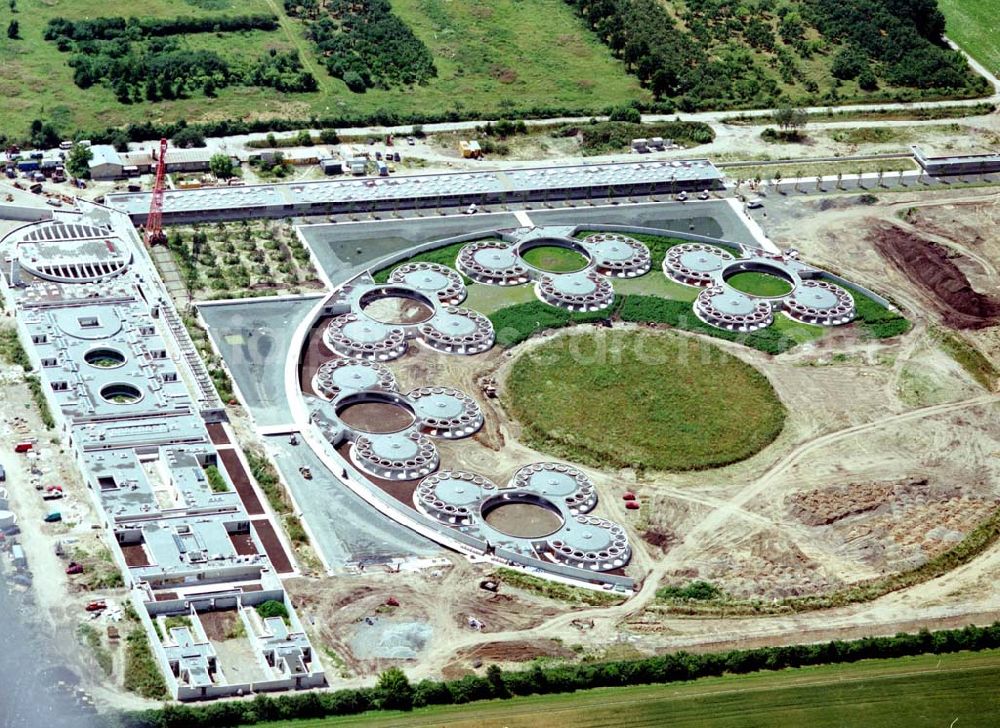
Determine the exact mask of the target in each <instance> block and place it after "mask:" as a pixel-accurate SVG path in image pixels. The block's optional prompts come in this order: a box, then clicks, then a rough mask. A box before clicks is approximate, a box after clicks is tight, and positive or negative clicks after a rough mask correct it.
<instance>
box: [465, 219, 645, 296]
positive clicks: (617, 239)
mask: <svg viewBox="0 0 1000 728" xmlns="http://www.w3.org/2000/svg"><path fill="white" fill-rule="evenodd" d="M538 248H555V249H562V250H566V251H571V252H572V253H575V254H577V255H578V256H579V257H580V260H581V261H583V264H582V265H581V267H580V268H579V269H578V270H574V271H566V272H554V271H547V270H544V269H542V268H538V267H536V266H534V265H532V264H531V263H530V262H528V259H527V257H526V256H527V255H528V254H529V253H530V251H532V250H535V249H538ZM457 265H458V269H459V270H460V271H462V273H464V274H465V275H467V276H468V277H469V278H471V279H472V280H474V281H476V282H477V283H484V284H486V285H492V286H516V285H522V284H526V283H530V282H534V284H535V293H536V295H537V296H538V298H539V299H541V300H542V301H544V302H546V303H548V304H550V305H552V306H558V307H560V308H564V309H567V310H569V311H602V310H604V309H606V308H608V307H610V306H611V304H612V303H614V300H615V291H614V287H613V286H612V284H611V279H613V278H636V277H638V276H641V275H645V274H646V273H648V272H649V269H650V267H651V266H652V257H651V256H650V253H649V248H647V247H646V246H645V245H643V244H642V243H640V242H639V241H638V240H633V239H632V238H629V237H627V236H625V235H618V234H616V233H599V234H594V235H590V236H588V237H586V238H583V239H582V240H577V239H575V238H571V237H566V236H563V235H559V234H556V233H553V232H552V231H550V230H547V229H546V228H525V229H519V230H517V231H514V232H513V233H510V234H508V235H507V236H505V239H496V240H480V241H476V242H473V243H469V244H468V245H466V246H465V247H463V248H462V249H461V250H460V251H459V254H458V260H457Z"/></svg>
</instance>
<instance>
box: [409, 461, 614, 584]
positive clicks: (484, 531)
mask: <svg viewBox="0 0 1000 728" xmlns="http://www.w3.org/2000/svg"><path fill="white" fill-rule="evenodd" d="M413 502H414V505H415V506H416V507H417V509H418V510H419V511H421V512H422V513H425V514H426V515H428V516H430V517H431V518H434V519H436V520H438V521H439V522H441V523H443V524H446V525H448V526H451V527H460V528H462V529H464V530H465V531H467V532H472V533H475V534H477V535H478V536H479V537H481V538H483V539H486V540H487V541H489V542H491V543H507V544H509V545H510V546H512V547H514V548H516V549H521V550H526V549H528V548H530V550H531V551H532V552H533V553H535V554H537V555H539V556H541V557H542V558H545V559H547V560H550V561H552V562H555V563H558V564H562V565H565V566H570V567H573V568H577V569H586V570H588V571H610V570H613V569H619V568H621V567H623V566H625V564H627V563H628V560H629V557H630V555H631V549H630V547H629V544H628V539H627V537H626V536H625V531H624V529H623V528H622V527H621V526H620V525H618V524H617V523H613V522H611V521H608V520H606V519H604V518H597V517H595V516H591V515H588V514H589V513H590V511H591V510H593V509H594V507H595V506H596V505H597V494H596V491H595V489H594V483H593V481H591V479H590V478H589V477H588V476H587V475H585V474H584V473H583V472H581V471H580V470H577V469H576V468H574V467H571V466H569V465H562V464H559V463H534V464H532V465H527V466H525V467H523V468H521V469H520V470H518V471H517V472H516V473H515V474H514V477H513V478H511V480H510V482H509V483H508V484H507V485H506V487H503V488H501V487H498V486H497V485H496V484H495V483H493V482H492V481H491V480H489V479H488V478H485V477H483V476H482V475H478V474H475V473H469V472H464V471H459V470H443V471H440V472H437V473H434V474H433V475H430V476H428V477H426V478H424V479H423V480H421V481H420V484H419V485H418V486H417V489H416V491H415V492H414V494H413ZM521 542H528V543H526V544H522V543H521ZM529 544H530V546H529Z"/></svg>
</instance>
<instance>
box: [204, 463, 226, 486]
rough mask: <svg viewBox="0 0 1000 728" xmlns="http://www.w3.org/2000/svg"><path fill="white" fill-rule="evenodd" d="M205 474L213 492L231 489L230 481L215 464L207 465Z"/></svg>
mask: <svg viewBox="0 0 1000 728" xmlns="http://www.w3.org/2000/svg"><path fill="white" fill-rule="evenodd" d="M205 475H206V476H207V477H208V485H209V487H210V488H211V489H212V492H213V493H226V492H227V491H228V490H229V483H227V482H226V479H225V478H224V477H223V476H222V473H220V472H219V469H218V468H217V467H216V466H214V465H206V466H205Z"/></svg>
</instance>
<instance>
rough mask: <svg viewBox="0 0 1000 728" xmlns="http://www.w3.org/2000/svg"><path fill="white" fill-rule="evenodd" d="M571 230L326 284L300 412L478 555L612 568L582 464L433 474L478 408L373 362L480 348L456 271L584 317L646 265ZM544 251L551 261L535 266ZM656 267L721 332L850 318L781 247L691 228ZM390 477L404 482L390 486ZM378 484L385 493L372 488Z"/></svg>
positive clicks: (822, 278) (611, 527)
mask: <svg viewBox="0 0 1000 728" xmlns="http://www.w3.org/2000/svg"><path fill="white" fill-rule="evenodd" d="M575 232H576V231H575V230H574V229H572V228H566V227H559V228H519V229H514V230H504V231H497V232H495V233H492V237H485V238H483V237H480V238H478V239H476V240H474V241H472V242H469V243H467V244H465V245H464V246H463V247H461V249H460V250H459V252H458V254H457V256H456V261H455V268H454V269H453V268H450V267H448V266H445V265H440V264H438V263H431V262H408V263H404V264H402V265H399V266H397V267H396V268H394V269H393V270H392V271H391V273H390V274H389V276H388V277H387V278H386V279H385V281H384V282H381V283H380V282H376V281H375V280H374V279H373V278H372V277H371V276H368V275H365V276H360V277H358V278H355V279H353V280H352V281H351V282H349V283H347V284H345V285H344V286H342V287H341V288H340V289H338V290H337V291H336V292H335V294H334V295H333V297H332V298H331V299H330V301H329V304H330V305H328V307H327V309H326V311H327V312H328V313H329V314H331V318H330V320H329V322H328V323H327V324H326V325H325V328H324V329H323V334H322V338H323V342H324V343H325V344H326V346H327V347H328V349H329V350H330V351H332V352H334V354H335V355H336V358H334V359H331V360H329V361H327V362H325V363H323V364H322V365H321V366H320V367H319V368H318V369H316V370H315V373H314V375H313V378H312V382H311V389H312V391H313V392H314V393H315V394H316V395H317V401H316V402H315V403H313V404H312V405H311V410H312V411H311V416H312V421H313V423H314V424H315V425H317V426H318V427H319V428H320V430H321V431H322V433H323V435H324V437H325V439H326V440H327V441H328V442H329V443H330V444H331V445H332V446H333V447H334V448H335V449H337V451H338V453H339V455H340V456H341V457H342V458H345V460H346V461H348V462H349V464H350V465H351V466H353V467H355V468H357V470H358V471H359V472H360V473H362V474H363V475H364V476H365V478H367V479H368V480H369V481H370V482H371V484H372V486H373V487H375V488H376V489H378V488H382V490H381V491H371V492H372V493H375V492H383V491H384V492H386V493H393V494H395V495H394V497H396V498H397V500H396V501H395V503H396V505H395V506H394V507H398V505H399V503H400V502H407V503H409V502H411V501H412V506H413V509H414V511H415V513H416V514H418V515H419V516H420V517H421V518H423V519H424V521H423V523H424V524H425V525H426V524H432V526H433V528H434V529H437V530H439V532H440V533H442V535H443V534H447V533H451V534H452V535H453V536H454V537H455V538H458V537H459V536H460V537H461V538H460V539H459V540H460V541H461V542H462V543H465V544H466V545H468V544H470V543H473V544H480V545H481V546H482V549H483V550H482V551H481V552H482V553H487V554H490V553H492V554H494V555H496V556H498V557H500V558H507V559H509V560H511V561H519V560H520V561H521V563H525V564H532V565H534V566H536V567H537V568H549V569H556V570H559V569H563V570H564V571H562V572H560V573H570V574H574V573H575V574H582V573H583V572H586V573H590V574H602V576H601V577H600V578H602V579H615V578H620V577H616V576H614V575H613V574H614V573H620V572H619V571H618V570H620V569H621V568H622V567H624V566H625V565H626V564H627V563H628V560H629V556H630V553H631V552H630V547H629V544H628V539H627V538H626V535H625V532H624V530H623V528H622V527H621V526H620V525H618V524H616V523H613V522H611V521H608V520H605V519H603V518H599V517H595V516H593V515H592V514H591V512H592V511H593V509H594V508H595V506H596V505H597V492H596V489H595V488H594V483H593V482H592V480H591V479H590V478H589V477H588V476H587V475H586V474H585V473H583V472H582V471H580V470H578V469H577V468H574V467H572V466H568V465H562V464H559V463H549V462H543V463H534V464H531V465H526V466H524V467H522V468H520V469H519V470H518V471H517V472H516V473H514V475H513V476H512V477H511V478H510V480H509V481H508V482H507V483H506V484H505V485H504V486H500V485H498V484H497V483H495V482H493V481H492V480H490V478H488V477H486V476H484V475H481V474H477V473H472V472H467V471H464V470H456V469H447V468H445V469H440V468H441V467H442V463H441V458H440V455H439V452H438V446H437V445H436V444H435V441H440V440H459V439H462V438H467V437H470V436H472V435H475V434H476V433H477V432H478V431H479V430H480V428H482V426H483V413H482V411H481V409H480V407H479V404H478V403H477V402H476V401H475V399H473V398H472V397H470V396H469V395H467V394H465V393H464V392H461V391H458V390H456V389H453V388H451V387H443V386H421V387H417V388H415V389H412V390H411V391H409V392H405V393H404V392H400V391H399V389H398V386H397V382H396V378H395V377H394V376H393V373H392V371H391V370H390V369H389V367H388V364H389V363H390V362H392V361H393V360H395V359H397V358H399V357H401V356H403V355H404V354H405V353H406V352H407V351H408V350H409V349H410V347H411V346H413V345H419V346H422V347H425V348H427V349H430V350H433V351H436V352H440V353H447V354H455V355H474V354H477V353H481V352H484V351H487V350H488V349H490V348H491V347H492V346H493V343H494V339H495V335H494V331H493V327H492V324H491V322H490V320H489V319H488V318H487V317H486V316H484V315H482V314H480V313H478V312H476V311H474V310H472V309H469V308H465V307H463V306H462V305H461V304H462V303H463V302H464V300H465V298H466V295H467V290H466V285H465V280H466V278H468V279H471V280H472V281H474V282H476V283H481V284H486V285H492V286H517V285H533V286H534V291H535V295H536V297H537V298H538V299H539V300H541V301H543V302H545V303H548V304H550V305H552V306H556V307H559V308H563V309H565V310H568V311H574V312H599V311H603V310H605V309H608V308H609V307H611V305H612V304H613V303H614V299H615V290H614V286H615V281H621V280H626V279H629V278H636V277H639V276H643V275H646V274H648V273H649V272H650V270H651V268H652V266H653V256H652V254H651V252H650V249H649V247H647V246H646V245H645V244H644V243H642V242H640V241H639V240H637V239H635V238H633V237H630V236H628V235H626V234H623V233H621V232H599V233H592V234H589V235H587V236H586V237H582V238H576V237H572V235H573V233H575ZM680 237H684V236H680ZM539 248H544V249H545V250H544V251H540V250H537V249H539ZM532 251H534V252H532ZM540 253H544V255H540ZM550 261H558V265H555V264H553V265H552V266H551V269H545V268H543V267H541V266H542V264H543V263H545V264H548V263H549V262H550ZM577 262H578V264H577ZM574 265H575V266H576V267H575V269H574ZM748 272H752V273H759V274H763V275H766V276H772V277H775V278H780V279H781V280H782V281H784V282H785V283H786V284H787V291H786V292H784V293H782V294H781V295H774V296H761V295H753V294H750V293H746V292H743V291H741V290H738V289H737V288H735V287H734V286H732V285H731V284H730V279H731V278H732V277H733V276H735V275H737V274H740V273H748ZM662 273H663V274H664V275H666V276H667V277H668V278H669V279H671V280H673V281H676V282H678V283H680V284H683V285H686V286H692V287H697V288H699V289H701V291H700V293H699V295H698V297H697V299H696V300H695V302H694V306H693V308H694V313H695V315H696V316H697V317H698V318H699V319H701V320H702V321H704V322H706V323H708V324H710V325H712V326H716V327H719V328H722V329H726V330H731V331H754V330H757V329H760V328H763V327H765V326H768V325H770V324H771V323H772V322H773V320H774V316H775V314H776V313H777V312H784V313H785V314H786V315H788V316H789V317H791V318H793V319H795V320H798V321H802V322H805V323H810V324H819V325H826V326H832V325H836V324H842V323H847V322H849V321H850V320H851V319H852V318H853V317H854V299H853V298H852V296H851V295H850V294H849V293H848V292H847V291H846V290H845V289H844V288H842V287H840V286H838V285H836V284H835V283H833V282H831V281H830V280H829V276H828V275H827V274H825V273H823V272H822V271H819V270H817V269H814V268H810V267H809V266H806V265H804V264H802V263H800V262H799V261H798V260H796V259H795V258H794V257H790V256H782V255H772V254H769V253H767V252H765V251H762V250H759V249H752V248H749V247H746V246H742V245H734V244H731V243H724V242H722V241H704V240H702V241H696V240H694V239H692V240H691V242H679V243H678V244H676V245H674V246H672V247H670V248H669V249H667V251H666V253H665V256H664V259H663V263H662ZM463 276H464V277H463ZM346 472H347V471H346V470H345V473H346ZM406 484H410V485H409V486H408V487H410V488H413V490H406V489H405V488H404V490H402V491H400V490H398V486H405V485H406ZM389 486H394V487H396V488H397V489H396V490H392V489H391V488H390V489H389V490H385V488H387V487H389ZM366 487H367V486H366ZM400 492H402V493H404V494H405V497H404V496H400V495H399V493H400ZM411 494H412V498H411ZM400 499H401V500H400ZM377 500H378V499H375V501H377ZM375 501H372V502H375ZM379 502H384V501H379ZM546 564H547V565H548V566H547V567H546V566H545V565H546ZM607 572H613V573H612V574H609V573H607ZM594 578H597V577H594Z"/></svg>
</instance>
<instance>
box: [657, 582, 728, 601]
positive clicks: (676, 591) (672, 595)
mask: <svg viewBox="0 0 1000 728" xmlns="http://www.w3.org/2000/svg"><path fill="white" fill-rule="evenodd" d="M720 596H722V590H721V589H720V588H719V587H717V586H715V584H710V583H709V582H707V581H701V580H698V581H692V582H689V583H688V584H686V585H685V586H665V587H661V588H660V589H657V590H656V598H657V599H660V600H672V599H682V600H694V601H709V600H712V599H718V598H719V597H720Z"/></svg>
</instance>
